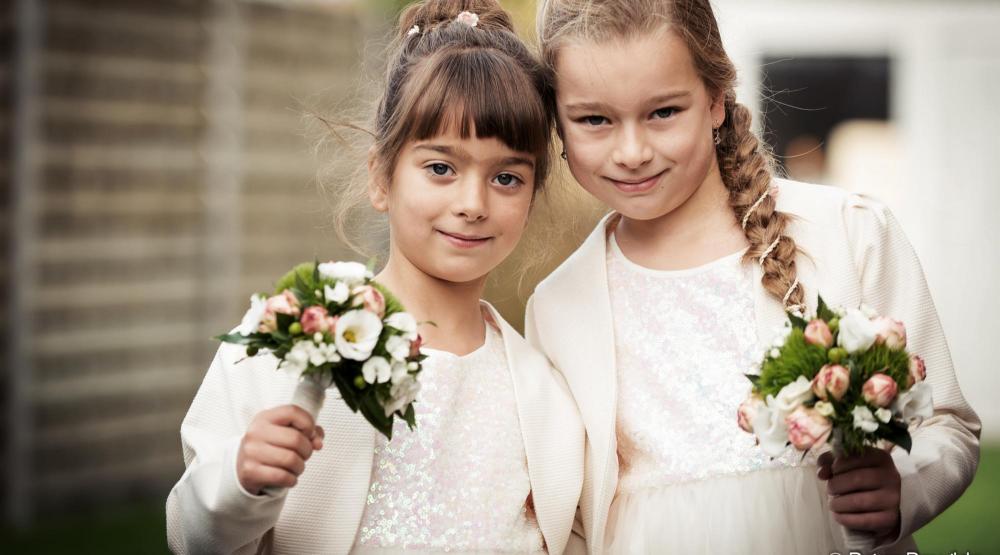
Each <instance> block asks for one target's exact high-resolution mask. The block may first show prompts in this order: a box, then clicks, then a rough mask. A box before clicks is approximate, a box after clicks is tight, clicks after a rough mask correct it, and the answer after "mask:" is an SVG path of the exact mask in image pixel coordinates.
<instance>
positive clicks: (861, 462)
mask: <svg viewBox="0 0 1000 555" xmlns="http://www.w3.org/2000/svg"><path fill="white" fill-rule="evenodd" d="M888 457H889V454H888V453H886V452H885V451H883V450H881V449H868V450H867V451H865V452H864V453H862V454H860V455H854V456H851V457H836V458H834V459H833V465H832V469H833V473H834V474H835V475H836V474H841V473H843V472H850V471H851V470H854V469H856V468H865V467H871V466H881V465H883V464H884V463H885V459H886V458H888Z"/></svg>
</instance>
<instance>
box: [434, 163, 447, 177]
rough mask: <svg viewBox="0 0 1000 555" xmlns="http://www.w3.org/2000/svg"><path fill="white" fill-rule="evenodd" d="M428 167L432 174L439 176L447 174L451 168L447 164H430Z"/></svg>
mask: <svg viewBox="0 0 1000 555" xmlns="http://www.w3.org/2000/svg"><path fill="white" fill-rule="evenodd" d="M429 168H430V170H431V172H433V173H434V175H440V176H445V175H448V171H449V170H451V168H449V167H448V164H431V165H430V166H429Z"/></svg>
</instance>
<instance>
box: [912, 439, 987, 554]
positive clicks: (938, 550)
mask: <svg viewBox="0 0 1000 555" xmlns="http://www.w3.org/2000/svg"><path fill="white" fill-rule="evenodd" d="M998 493H1000V445H991V446H989V447H986V446H984V447H983V450H982V456H981V458H980V460H979V471H978V472H977V473H976V478H975V480H973V481H972V485H971V486H969V489H968V490H966V492H965V494H964V495H963V496H962V497H961V498H959V500H958V501H956V502H955V504H954V505H952V506H951V507H949V508H948V510H946V511H945V512H943V513H941V514H940V515H938V517H937V518H935V519H934V520H932V521H931V522H930V524H928V525H927V526H924V527H923V528H922V529H920V531H918V532H917V533H916V540H917V546H919V547H920V554H921V555H939V554H941V555H944V554H949V553H953V552H956V551H957V552H959V553H963V554H964V553H965V552H966V551H968V552H970V553H983V554H987V553H1000V533H998V530H997V524H998V523H1000V500H998V499H997V495H998Z"/></svg>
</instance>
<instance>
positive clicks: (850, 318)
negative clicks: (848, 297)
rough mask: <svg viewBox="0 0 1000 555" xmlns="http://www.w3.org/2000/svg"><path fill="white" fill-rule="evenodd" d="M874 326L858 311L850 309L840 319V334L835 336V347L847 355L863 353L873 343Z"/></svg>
mask: <svg viewBox="0 0 1000 555" xmlns="http://www.w3.org/2000/svg"><path fill="white" fill-rule="evenodd" d="M875 331H876V330H875V324H873V323H872V322H871V320H869V319H868V317H867V316H865V315H864V314H863V313H862V312H861V311H860V310H855V309H850V310H848V311H847V315H846V316H844V317H843V318H841V319H840V332H839V335H837V345H840V346H841V347H843V348H844V349H846V350H847V352H848V353H856V352H858V351H864V350H865V349H867V348H868V347H871V346H872V344H873V343H875Z"/></svg>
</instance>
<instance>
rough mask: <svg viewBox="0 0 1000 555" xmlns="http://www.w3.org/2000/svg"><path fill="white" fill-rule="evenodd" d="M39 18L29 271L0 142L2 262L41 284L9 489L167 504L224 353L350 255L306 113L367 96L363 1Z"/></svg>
mask: <svg viewBox="0 0 1000 555" xmlns="http://www.w3.org/2000/svg"><path fill="white" fill-rule="evenodd" d="M2 5H3V6H7V4H2ZM35 5H36V6H37V7H38V8H39V10H38V13H39V14H40V17H41V21H40V29H39V33H38V35H37V36H40V37H43V38H44V40H43V41H42V42H41V43H40V46H39V50H38V56H37V59H36V66H35V67H33V68H32V70H33V71H34V72H35V74H36V75H37V78H38V81H39V83H40V90H41V91H44V92H43V93H42V94H41V95H40V96H39V97H38V98H36V99H35V101H36V103H37V106H38V126H37V136H36V138H35V140H36V141H37V144H35V143H33V145H34V147H36V149H37V152H39V153H40V155H39V157H38V158H37V162H36V163H34V164H33V165H32V166H31V167H30V168H29V169H30V170H31V171H32V172H33V173H34V175H35V176H36V178H35V189H34V198H35V199H36V201H35V205H34V206H33V207H28V209H27V210H28V212H29V214H28V217H29V218H30V221H31V224H32V226H31V228H33V229H34V230H36V233H35V235H36V237H35V238H34V240H33V242H32V243H30V244H27V245H23V246H24V247H25V250H26V252H24V253H23V255H22V256H21V257H20V258H17V259H16V260H12V259H11V258H10V255H9V254H8V252H7V250H6V248H7V247H8V246H9V245H11V244H14V245H20V243H19V242H17V241H14V242H13V243H12V241H11V240H10V239H9V238H8V229H9V225H8V222H10V221H11V219H12V216H11V214H12V213H13V212H17V211H20V213H24V211H25V209H26V208H25V207H24V206H18V207H17V210H14V211H12V210H11V209H10V208H9V203H8V201H7V199H8V197H9V195H8V190H16V187H7V182H6V180H7V178H8V176H9V175H12V174H11V172H10V171H8V165H9V161H8V158H7V156H8V155H9V153H11V152H14V150H12V148H11V145H9V144H7V142H6V140H5V139H4V140H2V141H3V142H0V145H3V147H4V148H3V149H2V154H0V169H3V171H2V172H0V182H2V183H3V184H4V187H3V195H2V198H0V207H2V212H0V214H2V215H3V217H2V219H0V222H2V225H0V237H3V239H4V249H5V250H4V251H2V252H3V253H4V255H5V260H6V261H11V262H19V263H20V264H21V265H22V266H23V267H21V268H18V267H12V266H11V265H9V264H4V265H3V268H2V270H0V280H6V279H7V276H8V268H10V269H11V270H10V271H17V272H18V273H19V274H20V273H22V272H23V273H24V275H29V276H34V278H33V282H32V283H31V284H30V287H28V286H27V285H26V284H22V285H26V286H25V287H22V288H20V289H18V290H16V291H14V292H13V296H14V298H18V299H21V300H22V301H23V302H22V303H21V305H20V306H21V312H20V313H19V314H12V317H15V318H22V317H23V318H27V321H28V322H31V326H30V328H29V329H27V330H25V336H27V337H28V338H29V339H30V342H28V343H25V344H27V345H30V349H29V350H28V351H27V352H26V353H25V354H24V357H22V359H21V360H20V362H19V364H17V365H11V366H10V368H8V370H9V372H5V373H4V376H5V379H4V381H3V382H0V385H3V386H5V389H6V390H9V391H11V392H14V391H15V390H14V389H13V388H10V387H7V385H8V379H7V376H14V375H26V379H25V380H23V381H22V382H21V383H25V384H29V388H28V390H27V391H22V392H21V393H22V394H23V395H19V396H18V397H17V398H16V399H15V398H11V396H10V395H5V396H4V399H5V401H4V402H5V406H4V409H5V410H4V411H3V414H4V415H7V414H23V415H25V416H26V418H24V419H23V420H14V419H5V420H4V426H3V429H4V432H3V433H5V434H9V433H10V431H11V430H18V433H19V434H20V437H22V438H27V439H28V442H27V443H25V441H22V442H21V444H20V447H18V448H17V449H15V450H13V451H11V452H7V453H4V454H3V456H4V460H5V462H7V463H8V464H5V465H4V468H5V469H6V470H5V472H6V474H7V476H6V481H7V484H8V486H10V485H11V484H14V483H16V484H17V487H16V488H14V487H7V488H4V492H5V493H4V495H5V496H6V499H5V501H6V502H7V503H6V504H7V506H8V514H9V515H11V516H14V514H15V513H18V512H20V513H21V514H22V515H23V514H28V515H29V516H30V515H31V514H34V515H41V514H47V513H51V512H54V511H56V510H65V509H67V508H74V507H80V506H91V505H97V504H102V503H107V502H109V501H112V500H116V499H126V498H137V497H146V498H163V497H164V496H165V495H166V491H167V489H168V488H169V486H170V485H171V484H172V483H173V482H174V481H176V480H177V478H178V477H179V476H180V474H181V472H182V471H183V462H182V459H181V454H180V440H179V435H178V432H179V427H180V422H181V419H182V418H183V415H184V413H185V411H186V410H187V408H188V406H189V404H190V402H191V399H192V398H193V396H194V392H195V390H196V389H197V387H198V385H199V384H200V382H201V378H202V376H203V375H204V372H205V369H206V368H207V367H208V365H209V363H210V362H211V357H212V354H213V352H214V350H215V348H216V344H215V342H214V341H212V340H211V339H210V338H211V337H212V336H213V335H216V334H218V333H222V332H225V331H226V330H228V329H229V328H230V327H232V326H233V325H235V324H236V323H238V321H239V317H240V315H241V314H242V311H243V310H244V309H245V301H246V299H247V297H248V296H249V294H250V292H252V291H260V290H268V289H270V287H271V284H272V282H273V280H274V279H275V278H276V277H277V276H278V275H279V274H280V273H281V272H283V271H284V270H285V269H287V267H288V266H290V265H291V264H293V263H295V262H300V261H304V260H312V259H313V258H314V257H335V256H342V255H343V253H342V252H339V251H337V250H336V248H335V247H334V246H333V245H332V243H331V240H330V237H329V234H328V233H326V231H325V229H324V228H323V218H324V217H325V214H324V213H322V212H321V211H318V210H316V209H315V208H314V207H315V206H317V205H318V204H321V203H317V202H316V200H317V194H318V193H317V191H316V188H315V186H314V183H313V177H314V175H315V163H314V160H313V158H312V156H311V154H310V149H309V146H310V145H309V142H308V141H307V140H306V139H305V138H304V137H302V134H301V133H300V132H299V129H300V128H301V123H302V116H301V111H300V109H299V106H298V103H297V99H298V98H302V97H305V96H306V95H308V94H312V93H321V94H324V95H327V94H329V95H338V94H340V92H341V91H344V90H346V88H347V87H349V86H352V85H353V84H354V79H353V77H352V75H354V71H355V67H356V66H357V62H358V60H357V57H358V54H359V51H360V49H359V47H358V44H359V43H360V41H361V37H360V34H361V32H362V30H361V29H362V27H361V26H359V25H358V16H357V14H356V13H355V11H354V10H353V8H351V7H350V6H332V7H331V6H329V5H323V4H316V3H313V4H299V3H297V4H288V5H282V4H273V3H272V4H258V3H249V2H233V1H221V0H220V1H212V2H203V1H196V0H161V1H156V2H151V1H148V2H147V1H144V2H135V1H130V0H48V1H45V2H37V3H35ZM4 10H7V8H6V7H5V8H4ZM9 12H10V10H7V11H4V12H0V25H2V26H3V27H2V28H4V29H7V28H9V27H10V24H9V21H10V20H11V15H10V13H9ZM3 36H4V37H6V36H8V35H6V34H4V35H3ZM4 41H6V38H5V39H4ZM4 41H0V100H2V104H0V105H2V106H4V107H5V108H4V109H2V110H0V129H3V130H4V132H5V137H6V135H8V134H9V133H10V123H9V120H10V117H11V112H10V110H9V109H8V108H7V106H10V98H9V97H10V94H9V90H8V89H9V88H10V83H11V80H10V78H9V77H8V76H9V74H10V69H9V68H10V62H9V60H10V59H11V53H10V48H9V45H8V44H7V42H4ZM23 138H24V137H15V138H14V141H18V140H21V139H23ZM19 231H20V228H19ZM0 285H3V284H2V283H0ZM3 289H4V290H7V288H6V287H4V288H3ZM8 312H10V311H8ZM3 337H4V339H5V340H6V339H7V337H8V333H6V329H5V333H4V334H3ZM3 345H5V344H0V348H3ZM6 360H14V359H13V358H11V357H10V356H7V357H6ZM15 366H17V367H15ZM18 372H20V374H18ZM18 407H20V412H18V410H15V409H17V408H18ZM8 444H9V445H11V446H14V445H15V443H14V442H5V445H8ZM18 468H20V469H22V470H24V472H21V473H19V474H18V473H15V472H14V471H15V469H18ZM32 504H34V507H32Z"/></svg>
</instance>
